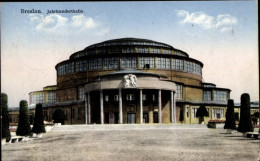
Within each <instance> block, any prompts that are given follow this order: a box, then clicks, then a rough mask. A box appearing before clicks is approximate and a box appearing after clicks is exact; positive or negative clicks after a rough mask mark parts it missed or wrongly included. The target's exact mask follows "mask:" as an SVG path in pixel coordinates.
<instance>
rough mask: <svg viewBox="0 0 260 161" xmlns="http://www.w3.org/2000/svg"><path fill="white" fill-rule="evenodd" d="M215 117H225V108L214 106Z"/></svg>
mask: <svg viewBox="0 0 260 161" xmlns="http://www.w3.org/2000/svg"><path fill="white" fill-rule="evenodd" d="M213 117H214V118H217V119H220V118H224V109H221V108H214V109H213Z"/></svg>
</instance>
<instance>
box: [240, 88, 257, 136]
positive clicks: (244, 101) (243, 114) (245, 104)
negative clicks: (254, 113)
mask: <svg viewBox="0 0 260 161" xmlns="http://www.w3.org/2000/svg"><path fill="white" fill-rule="evenodd" d="M237 131H238V132H243V133H246V132H250V131H254V128H253V124H252V118H251V115H250V96H249V94H248V93H243V94H242V95H241V105H240V121H239V125H238V128H237Z"/></svg>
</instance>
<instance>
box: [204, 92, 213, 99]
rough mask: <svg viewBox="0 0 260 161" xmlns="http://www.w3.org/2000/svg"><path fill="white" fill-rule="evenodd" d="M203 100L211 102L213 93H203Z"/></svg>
mask: <svg viewBox="0 0 260 161" xmlns="http://www.w3.org/2000/svg"><path fill="white" fill-rule="evenodd" d="M203 100H204V101H211V91H203Z"/></svg>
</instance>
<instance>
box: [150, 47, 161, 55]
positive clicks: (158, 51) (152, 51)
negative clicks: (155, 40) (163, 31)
mask: <svg viewBox="0 0 260 161" xmlns="http://www.w3.org/2000/svg"><path fill="white" fill-rule="evenodd" d="M150 52H151V53H156V54H159V53H161V50H160V49H157V48H151V50H150Z"/></svg>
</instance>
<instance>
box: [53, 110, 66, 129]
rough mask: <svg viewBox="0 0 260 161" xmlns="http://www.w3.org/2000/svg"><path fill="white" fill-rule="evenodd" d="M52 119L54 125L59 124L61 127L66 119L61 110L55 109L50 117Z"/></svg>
mask: <svg viewBox="0 0 260 161" xmlns="http://www.w3.org/2000/svg"><path fill="white" fill-rule="evenodd" d="M52 119H53V120H54V123H61V124H62V125H64V120H65V119H66V116H65V115H64V113H63V111H62V110H61V109H56V110H55V111H54V113H53V115H52Z"/></svg>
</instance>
